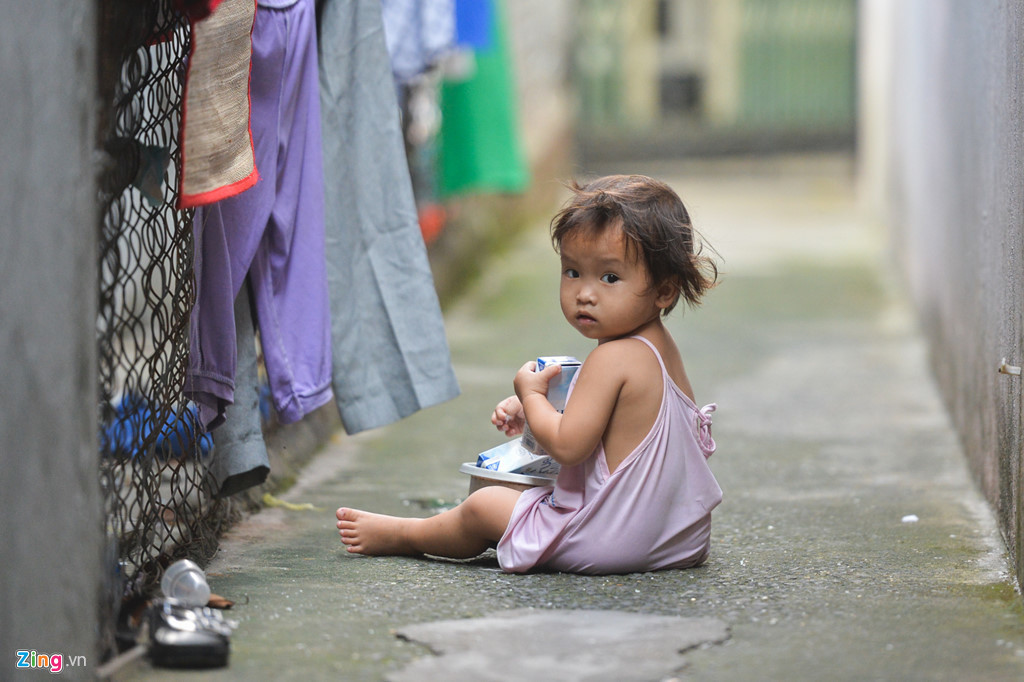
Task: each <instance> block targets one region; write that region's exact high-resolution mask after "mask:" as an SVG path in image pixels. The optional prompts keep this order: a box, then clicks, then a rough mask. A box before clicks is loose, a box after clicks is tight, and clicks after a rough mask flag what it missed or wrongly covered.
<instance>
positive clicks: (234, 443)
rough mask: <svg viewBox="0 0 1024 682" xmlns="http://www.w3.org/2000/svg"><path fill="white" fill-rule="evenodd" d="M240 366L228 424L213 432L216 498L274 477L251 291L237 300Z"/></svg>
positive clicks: (211, 473)
mask: <svg viewBox="0 0 1024 682" xmlns="http://www.w3.org/2000/svg"><path fill="white" fill-rule="evenodd" d="M235 336H236V339H237V353H238V362H237V368H236V370H235V393H234V402H233V403H232V404H231V405H228V406H227V408H226V409H225V411H224V417H225V419H224V424H222V425H221V426H220V428H218V429H215V430H214V432H213V456H212V458H211V459H210V463H209V465H208V466H207V468H206V487H207V489H208V490H210V491H211V492H212V493H213V496H214V497H216V498H222V497H228V496H229V495H234V494H235V493H239V492H241V491H243V490H246V489H248V488H251V487H253V486H256V485H260V484H261V483H263V482H264V481H265V480H267V475H268V474H269V473H270V458H269V456H268V455H267V444H266V442H265V441H264V440H263V422H262V420H261V419H260V385H259V363H258V359H257V356H256V329H255V327H254V326H253V319H252V311H251V309H250V303H249V287H247V286H244V285H243V286H242V289H241V290H240V291H239V292H238V298H237V299H236V300H235Z"/></svg>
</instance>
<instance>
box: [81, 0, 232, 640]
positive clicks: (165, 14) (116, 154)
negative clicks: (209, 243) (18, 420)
mask: <svg viewBox="0 0 1024 682" xmlns="http://www.w3.org/2000/svg"><path fill="white" fill-rule="evenodd" d="M100 36H101V40H100V45H101V46H102V47H101V48H100V49H101V52H102V53H101V55H100V59H99V64H100V66H99V70H100V93H99V96H100V106H101V109H102V114H101V117H100V118H101V126H100V133H99V134H100V136H101V139H100V140H99V141H98V144H99V146H100V149H101V150H102V151H103V157H104V161H105V163H104V167H103V168H102V170H101V177H100V182H99V184H100V194H101V196H100V209H101V211H100V216H99V233H100V234H99V250H98V254H97V255H98V259H99V282H98V286H99V315H98V320H97V343H98V356H99V404H100V424H99V433H100V466H99V475H100V484H101V487H102V490H103V495H104V504H105V508H104V509H105V524H106V528H105V531H106V538H107V556H106V566H105V575H106V581H105V584H104V585H103V588H102V589H103V594H102V597H101V600H102V604H103V611H104V613H103V616H102V617H103V619H104V621H105V622H104V623H101V632H102V635H101V646H102V647H103V648H104V650H105V651H107V652H108V653H109V652H112V651H114V647H115V646H116V639H117V632H118V631H119V630H121V631H124V630H125V626H126V625H127V623H126V620H125V619H126V618H128V617H130V616H131V615H132V611H133V609H134V608H135V607H137V606H141V604H142V603H144V601H145V599H146V598H148V596H150V595H151V594H152V593H153V592H154V590H155V588H156V586H157V585H158V584H159V580H160V577H161V576H162V573H163V569H164V568H166V567H167V566H168V565H169V564H170V563H171V562H173V561H174V560H176V559H178V558H182V557H186V556H188V557H191V558H194V559H198V560H199V561H201V562H204V561H205V560H206V559H208V558H209V557H210V556H211V555H212V553H213V552H214V551H215V549H216V543H217V536H218V534H219V531H220V529H221V527H222V526H223V525H224V523H225V521H226V520H227V518H228V516H229V515H230V503H229V502H228V501H226V500H216V499H213V497H212V495H210V494H209V493H208V492H206V491H205V490H204V484H203V481H204V476H205V472H206V462H207V460H208V458H209V454H210V451H211V449H212V448H211V441H210V437H209V436H208V435H206V434H202V433H201V432H200V431H199V430H198V428H197V419H196V415H195V412H194V408H193V407H192V406H191V405H190V404H189V403H188V402H187V401H186V399H185V397H184V387H185V378H186V370H187V368H188V352H189V317H190V314H191V311H192V307H193V303H194V300H195V286H194V278H193V270H192V267H193V266H192V264H193V236H192V211H180V210H177V209H175V205H176V197H177V192H178V174H177V168H178V162H179V160H180V157H181V149H180V145H179V142H180V135H179V123H180V120H181V110H182V100H183V90H184V77H185V65H186V61H187V58H188V54H189V49H190V40H191V30H190V26H189V23H188V21H187V20H186V19H184V18H183V17H182V16H181V15H180V14H178V13H176V12H175V11H173V9H172V7H171V0H144V1H141V2H140V1H138V0H104V1H103V2H102V3H101V26H100ZM119 618H120V621H119ZM129 629H130V628H129Z"/></svg>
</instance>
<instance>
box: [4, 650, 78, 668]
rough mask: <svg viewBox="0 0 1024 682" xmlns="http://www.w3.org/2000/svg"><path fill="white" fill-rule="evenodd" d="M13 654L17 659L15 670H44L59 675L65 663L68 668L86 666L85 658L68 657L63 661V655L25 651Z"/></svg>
mask: <svg viewBox="0 0 1024 682" xmlns="http://www.w3.org/2000/svg"><path fill="white" fill-rule="evenodd" d="M14 653H15V655H16V656H17V657H18V662H17V663H16V664H15V667H17V668H45V669H47V670H49V671H50V672H51V673H59V672H61V671H63V670H64V665H65V662H66V663H67V665H68V667H70V668H75V667H78V666H83V667H84V666H86V665H88V663H86V661H85V656H68V657H67V659H66V661H65V656H64V654H39V653H36V652H35V651H26V650H21V651H16V652H14Z"/></svg>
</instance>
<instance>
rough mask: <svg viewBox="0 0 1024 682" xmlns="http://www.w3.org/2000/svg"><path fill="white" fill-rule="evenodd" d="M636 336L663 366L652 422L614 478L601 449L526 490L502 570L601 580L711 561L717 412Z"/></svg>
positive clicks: (501, 551)
mask: <svg viewBox="0 0 1024 682" xmlns="http://www.w3.org/2000/svg"><path fill="white" fill-rule="evenodd" d="M631 338H635V339H639V340H640V341H643V342H644V343H646V344H647V346H648V347H650V349H651V350H652V351H653V352H654V354H655V356H656V357H657V358H658V364H660V365H661V376H662V383H663V391H662V399H661V409H660V410H659V411H658V417H657V419H656V420H655V422H654V426H652V427H651V430H650V432H649V433H648V434H647V435H646V436H645V437H644V439H643V440H642V441H641V442H640V444H639V445H638V446H637V447H636V449H635V450H634V451H633V452H632V453H630V454H629V456H628V457H626V459H624V460H623V461H622V463H621V464H619V466H618V468H616V469H615V471H614V472H611V473H609V471H608V463H607V460H606V459H605V453H604V445H603V444H601V443H599V444H598V446H597V448H595V450H594V452H593V454H591V455H590V457H589V458H587V460H586V461H584V462H582V463H581V464H577V465H575V466H571V467H562V470H561V472H560V473H559V474H558V478H557V479H556V480H555V484H554V486H542V487H538V488H531V489H530V490H527V491H526V492H524V493H523V494H522V495H521V496H520V497H519V501H518V502H517V503H516V506H515V509H514V510H513V512H512V518H511V520H510V521H509V524H508V528H507V529H506V531H505V534H504V536H502V538H501V541H500V542H499V543H498V563H499V565H500V566H501V568H502V570H504V571H507V572H509V573H524V572H526V571H529V570H531V569H546V570H556V571H564V572H567V573H588V574H597V575H600V574H608V573H633V572H639V571H655V570H659V569H663V568H690V567H693V566H697V565H700V564H701V563H703V562H704V560H705V559H706V558H707V556H708V550H709V547H710V541H711V510H712V509H714V508H715V507H716V506H718V504H719V503H720V502H721V501H722V489H721V488H720V487H719V485H718V482H717V481H716V480H715V477H714V476H713V475H712V473H711V469H710V468H709V467H708V463H707V458H708V457H710V456H711V454H712V453H713V452H714V451H715V441H714V439H713V438H712V437H711V416H710V414H711V412H713V411H714V410H715V407H716V406H715V405H714V404H711V405H707V406H706V407H704V408H702V409H699V410H698V409H697V407H696V405H694V403H693V401H692V400H690V398H689V397H687V396H686V394H685V393H683V392H682V391H681V390H680V389H679V387H678V386H676V385H675V383H674V382H673V381H672V379H671V378H670V377H669V375H668V372H667V371H666V370H665V363H664V362H663V361H662V359H661V355H660V354H659V353H658V350H657V349H656V348H655V347H654V345H653V344H651V342H650V341H648V340H647V339H645V338H643V337H640V336H634V337H631ZM574 387H575V378H574V380H573V384H572V386H571V387H570V389H569V390H570V391H571V390H572V388H574Z"/></svg>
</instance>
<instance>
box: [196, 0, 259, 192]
mask: <svg viewBox="0 0 1024 682" xmlns="http://www.w3.org/2000/svg"><path fill="white" fill-rule="evenodd" d="M189 4H190V6H191V7H192V8H193V9H194V8H195V5H196V4H197V3H189ZM214 7H215V9H213V8H214ZM210 8H211V9H213V12H212V14H209V16H208V17H207V18H205V19H203V20H202V21H198V20H196V17H195V16H193V20H192V51H191V54H190V55H189V59H188V72H187V75H186V87H185V104H184V110H183V112H182V123H181V125H182V133H181V138H182V143H181V145H182V151H181V164H180V165H179V173H180V178H179V181H180V184H179V186H180V188H181V191H180V192H179V194H178V208H192V207H195V206H201V205H203V204H208V203H211V202H214V201H219V200H221V199H224V198H226V197H231V196H234V195H236V194H238V193H239V192H242V191H245V190H246V189H248V188H250V187H252V186H253V185H254V184H255V183H256V181H257V179H258V178H259V174H258V173H257V171H256V165H255V156H254V153H253V148H252V137H251V135H250V132H249V71H250V54H251V52H252V43H251V37H250V36H251V32H252V28H253V16H254V14H255V11H256V5H255V3H254V0H223V2H219V3H211V5H210ZM195 11H196V12H197V13H199V14H201V13H202V12H201V11H200V10H198V9H197V10H195Z"/></svg>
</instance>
